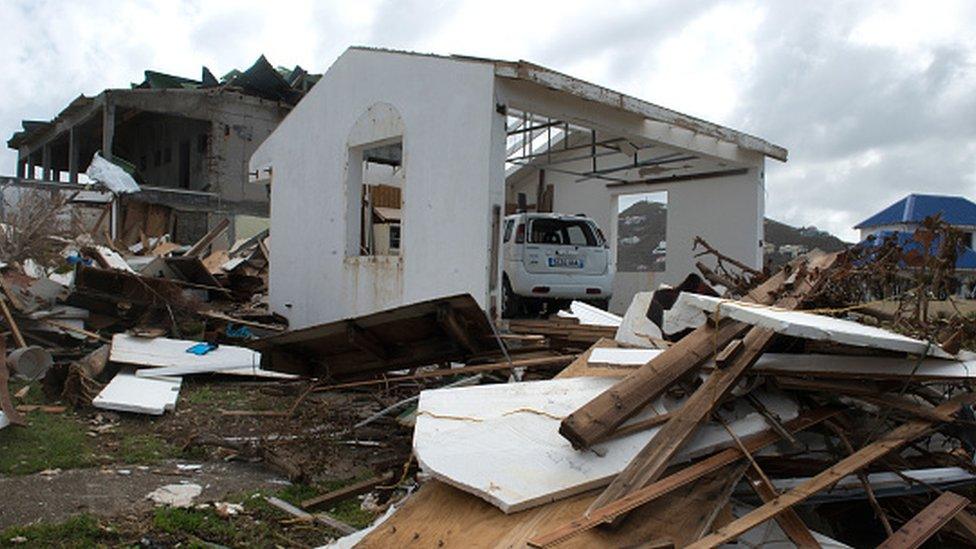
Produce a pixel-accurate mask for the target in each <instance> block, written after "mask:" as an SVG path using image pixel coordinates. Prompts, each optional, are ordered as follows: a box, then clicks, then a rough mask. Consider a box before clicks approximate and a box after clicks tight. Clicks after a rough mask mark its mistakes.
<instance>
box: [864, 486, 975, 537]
mask: <svg viewBox="0 0 976 549" xmlns="http://www.w3.org/2000/svg"><path fill="white" fill-rule="evenodd" d="M967 505H969V500H968V499H966V498H964V497H963V496H960V495H958V494H954V493H952V492H943V493H942V495H941V496H939V497H937V498H936V499H935V500H934V501H933V502H932V503H930V504H928V505H927V506H926V507H925V509H922V511H921V512H919V513H918V514H917V515H915V516H914V517H912V518H911V520H909V521H908V522H906V523H905V524H903V525H902V527H901V528H899V529H898V531H897V532H895V533H894V534H892V535H891V537H889V538H888V539H886V540H885V541H884V542H883V543H882V544H881V545H879V546H878V549H915V548H916V547H919V546H921V545H922V543H924V542H925V541H926V540H927V539H929V538H930V537H932V536H933V535H935V533H936V532H938V531H939V530H940V529H941V528H942V527H943V526H945V525H946V523H948V522H949V521H950V520H952V518H953V517H955V516H956V515H957V514H958V513H959V512H960V511H962V510H963V509H965V508H966V506H967ZM970 541H972V540H970Z"/></svg>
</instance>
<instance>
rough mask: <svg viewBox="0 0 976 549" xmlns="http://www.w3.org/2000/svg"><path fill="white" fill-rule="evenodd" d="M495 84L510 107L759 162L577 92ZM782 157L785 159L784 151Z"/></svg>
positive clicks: (729, 145) (738, 149)
mask: <svg viewBox="0 0 976 549" xmlns="http://www.w3.org/2000/svg"><path fill="white" fill-rule="evenodd" d="M498 84H499V85H498V87H497V91H498V99H499V100H500V101H502V102H504V103H505V104H506V105H507V106H509V107H511V108H516V109H520V110H524V111H531V112H534V113H537V114H544V115H545V116H548V117H551V118H558V119H561V120H564V121H567V122H570V123H572V124H576V125H580V126H585V127H587V128H590V129H595V130H598V131H601V132H605V133H608V134H610V135H619V136H621V137H623V138H625V139H627V140H630V141H638V142H648V141H649V142H652V143H658V144H663V145H666V146H668V147H671V148H675V149H679V150H684V151H688V152H691V153H694V154H696V155H697V156H701V157H707V158H711V159H714V160H716V161H718V162H724V163H735V164H738V165H739V166H746V165H753V166H754V165H756V164H759V163H761V162H762V158H763V153H762V152H757V151H755V150H751V149H748V148H745V147H742V146H740V145H738V144H736V143H734V142H731V141H728V140H723V139H720V138H717V137H713V136H709V135H707V134H704V133H701V132H696V131H693V130H689V129H686V128H682V127H680V126H677V125H674V124H671V123H666V122H660V121H656V120H652V119H650V118H648V117H646V116H644V115H641V114H639V113H636V112H634V111H628V110H626V109H623V108H620V107H615V106H610V105H607V104H603V103H598V102H594V101H592V100H587V99H585V98H583V97H580V96H579V95H577V94H573V93H566V92H565V91H563V90H559V89H555V88H545V87H541V86H539V85H538V84H535V83H531V82H527V81H524V80H517V79H512V78H500V79H498ZM781 156H782V158H784V159H785V158H786V156H785V151H784V153H783V154H782V155H781ZM774 158H775V157H774Z"/></svg>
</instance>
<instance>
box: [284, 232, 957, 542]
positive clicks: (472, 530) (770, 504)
mask: <svg viewBox="0 0 976 549" xmlns="http://www.w3.org/2000/svg"><path fill="white" fill-rule="evenodd" d="M863 260H864V253H863V252H861V251H857V250H854V251H850V252H846V253H836V254H819V253H812V254H810V255H808V256H804V257H801V258H799V259H798V260H796V261H794V262H792V263H791V264H790V265H788V266H787V267H786V268H785V269H784V270H782V271H780V272H778V273H775V274H761V273H753V275H752V276H751V277H750V276H741V275H740V278H736V279H735V280H737V281H740V282H738V283H737V284H736V285H734V286H731V287H725V288H720V289H721V290H723V291H724V295H721V296H720V295H707V294H708V293H712V294H715V292H705V293H694V292H691V291H684V292H678V293H677V295H673V296H672V297H671V298H668V300H667V301H668V302H669V305H668V306H667V308H664V309H663V310H661V311H659V312H660V316H659V318H660V321H659V322H660V324H659V325H658V324H655V323H653V322H651V323H650V324H651V325H652V326H655V327H656V328H657V329H658V330H659V333H655V334H652V336H651V337H644V338H643V340H641V338H639V337H638V338H636V339H637V340H638V341H642V343H643V344H641V345H635V344H634V343H633V341H634V339H635V338H634V336H635V334H637V333H639V330H638V329H635V328H634V326H643V325H642V324H641V323H639V322H635V321H634V318H632V317H633V315H631V314H630V313H631V311H628V315H627V316H625V317H624V318H623V319H620V320H619V325H618V326H617V334H616V337H617V339H610V338H604V339H601V340H599V341H598V342H596V343H595V344H593V345H592V346H591V347H590V348H589V349H586V350H585V352H583V353H582V354H580V355H579V356H578V357H577V358H576V359H575V360H573V362H572V363H571V364H570V365H569V366H568V367H566V368H565V369H564V370H562V372H561V373H559V374H558V375H556V376H555V377H554V378H552V379H536V380H534V381H528V380H525V381H521V382H517V383H504V384H478V385H474V386H465V387H453V388H441V389H429V390H425V391H423V392H421V393H420V395H419V399H418V401H417V411H416V420H415V430H414V437H413V452H414V456H415V458H416V459H417V462H418V464H419V466H420V471H422V472H423V473H424V476H426V477H429V480H427V481H426V482H424V483H423V485H422V486H421V487H420V489H419V490H418V491H417V492H416V493H415V494H413V495H411V496H409V497H408V498H406V499H405V500H404V501H403V502H402V503H400V504H399V505H398V507H397V510H396V511H395V512H393V513H392V514H390V515H388V516H385V517H383V518H382V519H381V520H380V521H378V522H377V524H375V525H374V526H373V527H371V529H370V530H369V531H368V532H367V533H362V532H360V533H358V534H357V538H356V539H357V540H359V544H360V545H358V546H360V547H388V546H395V545H398V544H408V543H417V541H418V540H419V541H420V542H421V543H426V544H430V545H437V546H446V547H451V546H470V545H492V546H519V545H524V544H528V545H530V546H534V547H550V546H581V547H583V546H587V547H588V546H621V545H637V544H649V545H650V546H662V547H663V546H692V547H713V546H717V545H722V544H725V543H731V542H733V541H735V540H738V542H740V543H745V544H747V545H749V546H758V545H765V544H770V543H783V544H793V545H798V546H803V547H810V546H834V547H841V546H846V545H855V546H857V545H867V544H878V543H881V542H884V543H885V544H886V545H885V546H888V547H908V546H912V547H914V546H917V545H918V544H920V543H922V542H924V541H925V540H927V539H929V538H930V537H932V536H938V539H940V540H941V541H942V542H943V543H949V542H957V543H960V542H961V543H971V542H972V540H973V539H976V516H974V515H973V514H972V507H971V504H970V499H969V498H971V497H973V490H972V488H973V486H976V466H974V462H973V453H974V451H976V445H974V442H976V431H974V430H973V422H972V419H973V418H974V417H976V415H974V412H973V404H974V403H976V394H974V393H973V392H972V385H973V381H974V380H976V354H974V353H972V352H970V351H967V350H964V349H962V347H963V346H962V345H960V343H959V342H962V341H967V342H968V341H969V339H968V335H967V333H964V334H963V335H955V334H956V332H958V330H959V329H960V328H961V327H966V326H969V324H968V322H971V321H967V320H965V319H955V320H951V321H949V320H948V319H947V320H946V321H945V322H944V323H942V324H940V328H944V327H945V326H952V327H953V329H954V330H956V332H952V333H951V334H949V336H948V337H946V339H945V340H938V339H935V337H936V336H937V335H938V336H944V335H945V334H946V333H947V330H945V329H938V330H932V331H930V332H927V335H926V336H925V337H921V338H920V337H915V336H913V335H905V334H903V333H899V332H896V331H893V330H891V329H888V327H882V326H879V325H878V324H879V323H878V322H873V323H870V324H865V323H862V322H857V321H855V320H852V319H856V320H863V319H864V315H863V313H860V312H859V311H860V310H861V309H863V308H864V307H866V306H870V303H865V302H864V299H865V298H864V296H865V295H867V294H865V293H862V294H861V295H860V296H859V299H860V300H859V301H854V302H846V301H839V300H838V296H843V297H845V298H846V297H849V296H850V295H852V294H851V288H852V287H853V282H852V281H854V280H858V281H860V282H861V283H862V284H863V283H864V281H865V280H866V275H858V277H855V276H854V275H853V274H852V273H862V274H863V273H864V272H865V269H868V268H872V269H878V267H877V266H874V267H868V266H867V265H865V264H864V263H863ZM706 278H707V277H706ZM713 278H714V277H713ZM726 278H728V276H727V275H726ZM934 278H935V279H936V280H937V279H938V277H934ZM730 280H732V279H730ZM926 280H933V278H928V279H926ZM741 281H749V282H741ZM758 281H761V282H759V283H758V284H756V283H755V282H758ZM749 283H752V286H751V287H750V288H748V289H746V288H745V286H744V285H745V284H749ZM842 285H843V287H842ZM914 289H915V291H916V295H917V294H919V293H926V292H928V291H929V290H930V288H929V287H927V286H916V287H915V288H914ZM736 294H738V295H736ZM672 298H673V299H672ZM908 298H909V297H907V296H906V297H905V299H908ZM653 302H654V298H653V296H643V297H642V296H638V297H637V298H635V301H634V306H633V307H636V308H638V309H643V316H644V318H645V319H649V318H650V317H652V316H653V315H651V314H650V313H651V312H652V311H651V310H652V309H653V307H652V306H651V303H653ZM633 307H632V308H633ZM566 316H574V315H573V313H572V312H570V313H567V315H566ZM575 316H576V317H577V320H568V319H565V318H558V319H554V320H551V321H549V324H548V325H544V324H543V322H544V321H532V323H534V324H535V325H537V326H540V327H541V328H540V329H539V330H538V331H537V333H544V334H545V336H546V338H552V339H556V340H561V342H560V343H559V344H558V347H559V348H561V349H568V348H569V347H568V340H569V339H570V338H569V337H567V334H568V333H569V331H568V330H567V328H566V326H567V325H569V323H570V322H571V323H572V324H573V325H576V326H582V325H584V324H582V323H583V322H586V321H589V322H594V321H595V320H594V319H593V318H588V319H586V320H584V319H583V318H582V317H585V316H586V315H585V314H583V315H580V314H576V315H575ZM628 317H631V318H628ZM905 322H907V321H905V320H903V319H902V320H898V321H897V322H895V321H894V320H893V319H891V323H892V324H894V325H897V326H899V327H903V326H904V325H905ZM532 323H525V322H517V323H516V324H520V327H519V328H518V330H519V331H520V332H523V335H521V336H520V337H519V338H518V339H515V340H508V341H509V345H517V344H521V343H525V342H527V341H531V342H533V343H535V341H536V340H527V339H524V338H526V337H528V335H529V334H528V332H530V330H527V329H524V326H527V325H532ZM577 323H579V324H577ZM909 324H912V325H913V326H915V328H918V327H919V326H920V325H919V324H918V323H917V322H916V323H909ZM571 329H572V328H571ZM577 329H578V328H577ZM628 335H629V336H630V340H629V341H628V342H627V343H622V342H621V341H620V339H627V336H628ZM645 335H646V333H645ZM278 337H286V336H278ZM665 340H668V341H665ZM550 352H552V351H550ZM271 367H272V368H274V367H275V366H274V365H272V366H271ZM466 368H470V367H469V366H463V367H458V368H457V369H458V372H459V373H460V372H461V371H464V370H465V369H466ZM435 371H436V370H435ZM422 374H423V373H421V374H414V375H413V376H405V377H403V379H404V380H416V379H417V376H418V375H422ZM359 383H360V384H365V383H371V381H361V382H359ZM360 386H362V385H360ZM950 488H951V489H952V491H949V490H950Z"/></svg>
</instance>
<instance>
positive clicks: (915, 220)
mask: <svg viewBox="0 0 976 549" xmlns="http://www.w3.org/2000/svg"><path fill="white" fill-rule="evenodd" d="M935 214H939V215H940V216H941V217H942V219H943V221H945V222H947V223H948V224H949V225H952V226H953V227H954V228H956V229H958V230H960V231H962V232H964V233H966V234H967V235H968V240H967V241H966V242H967V244H968V246H969V247H970V248H974V247H976V246H974V244H976V242H974V240H973V236H974V234H976V203H973V202H972V201H971V200H969V199H967V198H963V197H961V196H946V195H939V194H910V195H908V196H906V197H905V198H902V199H901V200H899V201H898V202H895V203H894V204H892V205H891V206H888V207H887V208H885V209H883V210H881V211H880V212H878V213H876V214H874V215H872V216H871V217H869V218H867V219H865V220H864V221H862V222H860V223H858V224H857V225H855V226H854V228H855V229H858V230H859V231H861V240H864V239H866V238H867V237H868V236H871V235H877V234H879V233H882V232H885V231H888V232H914V231H915V229H917V228H918V226H919V225H920V224H921V223H922V221H924V220H925V218H926V217H930V216H933V215H935Z"/></svg>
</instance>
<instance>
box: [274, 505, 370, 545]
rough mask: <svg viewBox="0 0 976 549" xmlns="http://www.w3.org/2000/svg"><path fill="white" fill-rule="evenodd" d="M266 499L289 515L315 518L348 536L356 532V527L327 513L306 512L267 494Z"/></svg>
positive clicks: (305, 518) (309, 518)
mask: <svg viewBox="0 0 976 549" xmlns="http://www.w3.org/2000/svg"><path fill="white" fill-rule="evenodd" d="M264 499H266V500H267V501H268V503H270V504H271V505H274V506H275V507H277V508H278V509H281V510H282V511H284V512H286V513H288V514H289V515H292V516H294V517H296V518H299V519H302V520H308V521H312V520H314V521H316V522H319V523H322V524H324V525H326V526H328V527H329V528H332V529H333V530H335V531H337V532H339V533H341V534H343V535H346V536H348V535H349V534H352V533H355V532H356V529H355V528H353V527H352V526H349V525H348V524H346V523H345V522H342V521H339V520H336V519H334V518H332V517H330V516H329V515H326V514H325V513H315V514H311V513H306V512H305V511H302V510H301V509H299V508H298V507H295V506H294V505H292V504H290V503H288V502H287V501H285V500H282V499H279V498H276V497H273V496H267V497H265V498H264Z"/></svg>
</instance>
